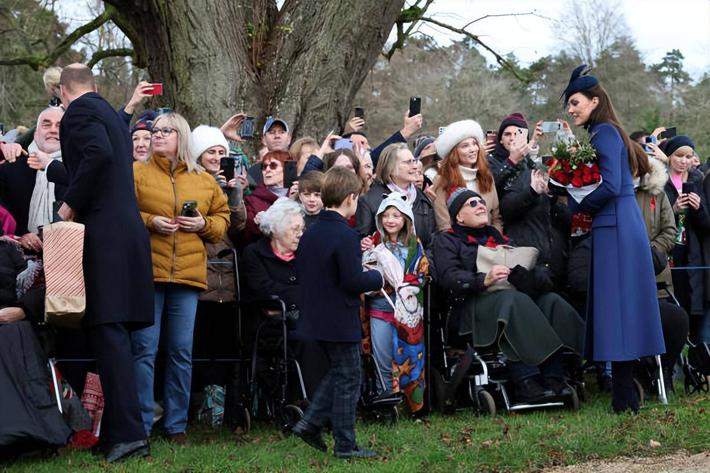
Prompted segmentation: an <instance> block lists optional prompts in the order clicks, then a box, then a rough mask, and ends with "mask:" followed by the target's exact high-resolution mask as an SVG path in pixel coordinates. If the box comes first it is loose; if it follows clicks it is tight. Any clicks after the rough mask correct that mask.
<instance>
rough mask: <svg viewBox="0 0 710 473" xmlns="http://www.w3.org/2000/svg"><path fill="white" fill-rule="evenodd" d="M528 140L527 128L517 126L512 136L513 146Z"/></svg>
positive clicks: (522, 144)
mask: <svg viewBox="0 0 710 473" xmlns="http://www.w3.org/2000/svg"><path fill="white" fill-rule="evenodd" d="M527 142H528V130H527V129H525V128H518V130H517V131H516V132H515V137H514V138H513V146H515V147H516V148H520V147H521V146H524V145H525V144H526V143H527Z"/></svg>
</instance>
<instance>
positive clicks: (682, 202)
mask: <svg viewBox="0 0 710 473" xmlns="http://www.w3.org/2000/svg"><path fill="white" fill-rule="evenodd" d="M689 204H690V202H689V201H688V194H680V195H679V196H678V198H677V199H676V200H675V204H673V212H675V213H678V212H680V211H681V210H685V209H687V208H688V205H689Z"/></svg>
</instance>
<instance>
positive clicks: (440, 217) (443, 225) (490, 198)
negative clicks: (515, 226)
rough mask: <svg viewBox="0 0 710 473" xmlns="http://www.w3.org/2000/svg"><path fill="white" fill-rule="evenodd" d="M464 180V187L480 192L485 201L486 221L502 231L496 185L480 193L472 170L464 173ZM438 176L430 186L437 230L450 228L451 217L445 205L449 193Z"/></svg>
mask: <svg viewBox="0 0 710 473" xmlns="http://www.w3.org/2000/svg"><path fill="white" fill-rule="evenodd" d="M463 177H464V180H466V187H467V188H468V189H471V190H472V191H474V192H477V193H479V194H481V197H483V200H485V201H486V207H488V221H489V222H490V223H491V225H493V226H494V227H496V229H497V230H498V231H499V232H501V233H503V219H502V218H501V216H500V208H499V207H500V206H499V203H498V192H496V186H495V185H493V186H491V190H490V191H489V192H486V193H485V194H484V193H481V192H480V191H479V190H478V181H477V180H476V174H475V173H474V172H470V173H464V174H463ZM439 179H440V178H439V176H436V178H435V179H434V183H433V186H432V191H433V192H434V196H435V198H434V214H435V215H436V228H437V230H439V231H446V230H448V229H449V228H451V219H450V217H449V209H448V207H447V206H446V201H447V200H448V198H449V194H448V192H447V190H446V189H444V188H443V186H441V185H439Z"/></svg>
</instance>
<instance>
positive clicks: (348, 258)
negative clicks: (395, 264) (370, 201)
mask: <svg viewBox="0 0 710 473" xmlns="http://www.w3.org/2000/svg"><path fill="white" fill-rule="evenodd" d="M361 188H362V182H361V181H360V179H359V178H358V177H357V176H353V175H352V173H350V172H349V171H346V170H343V169H341V168H340V167H337V166H336V167H335V168H333V169H331V170H330V171H328V173H327V174H326V175H325V179H324V181H323V188H322V196H323V205H324V206H325V210H324V211H323V212H322V215H321V216H320V218H319V220H318V222H317V223H316V224H315V225H313V226H312V227H311V228H309V229H308V231H307V232H306V233H305V234H304V235H303V238H301V241H300V243H299V246H298V252H297V255H296V270H297V274H298V277H299V279H300V282H301V283H300V290H299V300H300V301H301V305H300V312H301V317H302V318H303V320H302V326H301V327H302V330H303V334H304V336H306V337H309V338H310V339H313V340H316V341H318V342H319V344H320V346H321V347H322V349H323V350H324V351H325V353H326V356H327V357H328V360H329V362H330V367H329V370H328V372H327V374H326V375H325V377H324V378H323V379H322V380H321V382H320V384H319V385H318V388H317V389H316V392H315V394H314V395H313V396H312V397H311V402H310V404H309V406H308V409H307V410H306V413H305V415H304V417H303V419H302V420H300V421H299V422H298V423H297V424H296V425H295V426H294V428H293V432H294V433H295V434H296V435H297V436H298V437H300V438H301V439H303V441H305V442H306V443H307V444H308V445H310V446H312V447H313V448H316V449H318V450H320V451H323V452H325V451H327V446H326V444H325V442H324V441H323V437H322V433H321V432H322V430H323V428H324V426H325V425H324V424H325V422H326V420H327V419H330V423H331V426H332V432H333V438H334V440H335V447H334V450H335V456H336V457H341V458H354V457H360V458H369V457H374V456H376V453H375V452H373V451H371V450H368V449H364V448H361V447H359V446H358V445H357V443H356V442H355V413H356V407H357V402H358V399H359V397H360V396H359V394H360V383H361V377H362V367H361V363H362V360H361V358H360V341H361V339H362V327H361V325H360V315H359V309H358V306H359V301H360V294H361V293H363V292H368V291H374V290H378V289H380V288H382V285H383V279H382V275H381V274H380V273H379V272H377V271H363V270H362V269H361V268H362V253H361V251H360V248H359V245H358V236H357V233H356V232H355V231H354V230H353V229H351V228H350V227H349V226H348V223H347V219H348V218H350V217H351V216H353V215H355V210H356V208H357V196H358V194H359V193H360V189H361Z"/></svg>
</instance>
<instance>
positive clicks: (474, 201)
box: [468, 197, 486, 208]
mask: <svg viewBox="0 0 710 473" xmlns="http://www.w3.org/2000/svg"><path fill="white" fill-rule="evenodd" d="M468 205H470V206H471V207H474V208H475V207H478V206H479V205H483V206H484V207H485V206H486V201H485V200H483V199H479V198H478V197H474V198H473V199H471V200H470V201H469V202H468Z"/></svg>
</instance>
